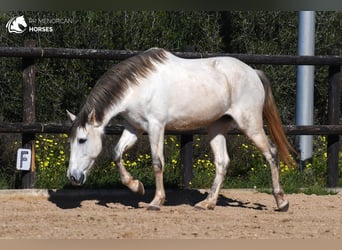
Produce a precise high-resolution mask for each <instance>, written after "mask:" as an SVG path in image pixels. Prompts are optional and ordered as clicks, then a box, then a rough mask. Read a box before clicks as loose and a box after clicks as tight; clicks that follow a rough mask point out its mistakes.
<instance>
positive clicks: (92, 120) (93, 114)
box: [88, 109, 101, 127]
mask: <svg viewBox="0 0 342 250" xmlns="http://www.w3.org/2000/svg"><path fill="white" fill-rule="evenodd" d="M88 123H89V124H90V125H93V126H95V127H98V126H100V125H101V124H100V123H99V122H98V121H97V120H96V112H95V109H93V110H92V111H91V112H90V113H89V115H88Z"/></svg>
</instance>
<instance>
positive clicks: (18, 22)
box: [6, 16, 27, 34]
mask: <svg viewBox="0 0 342 250" xmlns="http://www.w3.org/2000/svg"><path fill="white" fill-rule="evenodd" d="M6 28H7V30H8V32H9V33H16V34H21V33H24V32H25V30H26V28H27V23H26V21H25V18H24V16H17V17H12V18H11V19H10V20H9V21H8V22H7V24H6Z"/></svg>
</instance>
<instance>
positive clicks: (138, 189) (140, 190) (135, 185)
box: [129, 180, 145, 195]
mask: <svg viewBox="0 0 342 250" xmlns="http://www.w3.org/2000/svg"><path fill="white" fill-rule="evenodd" d="M129 188H130V189H131V190H132V192H134V193H137V194H141V195H144V194H145V188H144V184H142V183H141V182H140V181H139V180H134V181H132V182H131V183H130V185H129Z"/></svg>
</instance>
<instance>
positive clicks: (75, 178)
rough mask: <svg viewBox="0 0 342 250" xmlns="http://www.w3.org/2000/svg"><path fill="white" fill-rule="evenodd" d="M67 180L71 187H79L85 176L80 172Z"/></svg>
mask: <svg viewBox="0 0 342 250" xmlns="http://www.w3.org/2000/svg"><path fill="white" fill-rule="evenodd" d="M69 179H70V181H71V183H72V184H73V185H75V186H81V185H82V184H84V182H85V175H84V174H83V173H82V172H74V173H72V174H71V175H70V178H69Z"/></svg>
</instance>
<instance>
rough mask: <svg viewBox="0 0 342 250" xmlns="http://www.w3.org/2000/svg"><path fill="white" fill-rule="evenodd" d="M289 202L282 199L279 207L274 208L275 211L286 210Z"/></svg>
mask: <svg viewBox="0 0 342 250" xmlns="http://www.w3.org/2000/svg"><path fill="white" fill-rule="evenodd" d="M289 207H290V203H289V202H288V201H287V200H284V201H283V202H282V203H281V204H280V205H279V207H278V208H277V209H276V211H277V212H287V210H289Z"/></svg>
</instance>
